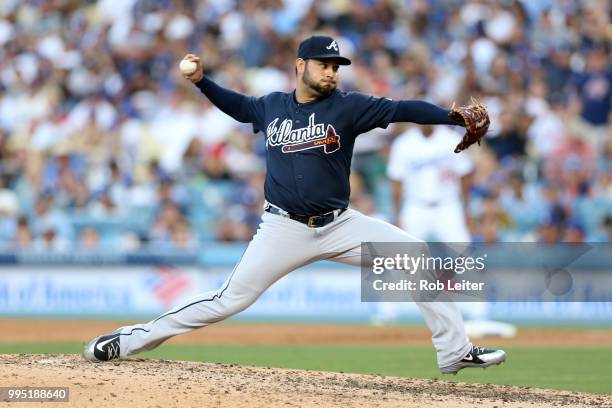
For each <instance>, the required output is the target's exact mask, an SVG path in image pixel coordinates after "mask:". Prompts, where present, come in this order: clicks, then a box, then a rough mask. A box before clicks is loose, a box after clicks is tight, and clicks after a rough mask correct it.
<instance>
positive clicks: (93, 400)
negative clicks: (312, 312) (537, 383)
mask: <svg viewBox="0 0 612 408" xmlns="http://www.w3.org/2000/svg"><path fill="white" fill-rule="evenodd" d="M0 384H2V386H15V387H25V386H29V387H51V386H54V387H69V389H70V401H69V403H68V404H66V403H53V402H44V403H42V404H41V403H40V402H38V403H35V404H25V403H24V404H19V406H20V407H25V406H28V405H30V406H37V407H40V406H41V405H52V406H54V405H58V406H59V405H61V406H74V407H116V408H119V407H131V408H135V407H164V408H166V407H232V408H234V407H266V408H275V407H291V406H293V407H317V408H321V407H342V408H348V407H402V408H406V407H428V408H434V407H445V408H446V407H474V406H478V407H500V408H501V407H559V406H567V407H582V406H587V407H612V397H609V396H604V395H589V394H581V393H575V392H567V391H554V390H540V389H533V388H527V387H510V386H498V385H481V384H478V385H476V384H464V383H452V382H444V381H432V380H411V379H404V378H397V377H382V376H373V375H357V374H339V373H327V372H316V371H301V370H286V369H277V368H258V367H244V366H236V365H227V364H208V363H195V362H182V361H163V360H162V361H158V360H127V361H121V362H111V363H90V362H87V361H84V360H83V359H82V358H81V357H80V356H76V355H3V356H1V357H0ZM2 405H4V406H7V405H9V404H6V403H2V402H0V406H2ZM10 405H11V406H13V405H14V404H10Z"/></svg>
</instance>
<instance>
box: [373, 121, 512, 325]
mask: <svg viewBox="0 0 612 408" xmlns="http://www.w3.org/2000/svg"><path fill="white" fill-rule="evenodd" d="M461 137H462V134H460V133H457V132H456V131H454V130H453V129H451V128H450V127H447V126H436V127H434V128H433V131H432V133H431V135H429V137H425V135H424V134H423V131H422V127H412V128H410V129H408V130H407V131H406V132H404V133H402V134H401V135H400V136H398V137H397V139H396V140H395V141H394V143H393V145H392V146H391V152H390V157H389V163H388V167H387V175H388V177H389V178H390V179H392V180H396V181H399V182H401V183H402V194H403V200H402V202H403V204H402V209H401V213H400V219H399V224H400V225H399V226H400V227H401V228H402V229H403V230H405V231H407V232H409V233H410V235H412V236H415V237H416V238H419V239H421V240H424V241H431V242H471V241H472V237H471V235H470V232H469V230H468V228H467V225H466V220H465V212H464V208H463V203H462V197H461V178H462V177H463V176H466V175H468V174H470V173H471V172H472V171H473V170H474V163H473V162H472V160H471V159H470V156H469V155H468V154H466V153H461V154H457V153H454V152H453V149H452V147H453V146H456V145H457V143H459V141H460V140H461ZM399 308H400V306H398V305H397V304H392V303H381V304H380V307H379V311H378V315H377V316H376V317H375V318H374V321H375V322H377V323H386V322H389V321H393V320H396V319H397V316H398V314H399ZM460 309H461V310H462V311H463V312H464V313H465V314H466V315H467V316H468V318H469V320H468V321H466V322H465V330H466V333H467V334H468V336H470V337H483V336H487V335H492V336H504V337H512V336H514V335H515V333H516V328H515V327H514V326H513V325H510V324H507V323H502V322H497V321H493V320H487V316H488V314H489V313H488V304H487V303H485V302H467V303H461V304H460Z"/></svg>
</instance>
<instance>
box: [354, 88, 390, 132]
mask: <svg viewBox="0 0 612 408" xmlns="http://www.w3.org/2000/svg"><path fill="white" fill-rule="evenodd" d="M347 107H348V109H350V114H351V115H353V130H354V131H355V132H356V134H361V133H365V132H367V131H369V130H372V129H374V128H377V127H380V128H383V129H385V128H386V127H387V126H389V123H391V119H392V118H393V115H394V113H395V110H396V109H397V102H396V101H394V100H391V99H389V98H379V97H375V96H370V95H365V94H362V93H359V92H352V93H350V94H349V103H348V104H347Z"/></svg>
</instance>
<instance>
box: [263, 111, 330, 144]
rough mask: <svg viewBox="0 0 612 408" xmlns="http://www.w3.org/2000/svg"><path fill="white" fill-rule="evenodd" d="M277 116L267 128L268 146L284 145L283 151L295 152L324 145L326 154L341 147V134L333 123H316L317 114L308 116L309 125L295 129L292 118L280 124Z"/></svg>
mask: <svg viewBox="0 0 612 408" xmlns="http://www.w3.org/2000/svg"><path fill="white" fill-rule="evenodd" d="M278 121H279V119H278V118H275V119H274V120H273V121H272V122H270V124H269V125H268V128H267V130H266V135H267V139H266V144H267V145H268V146H282V152H283V153H293V152H299V151H302V150H308V149H314V148H317V147H323V151H324V152H325V153H326V154H330V153H333V152H335V151H337V150H338V149H340V135H338V134H337V133H336V129H334V127H333V126H332V125H327V129H326V128H325V124H323V123H315V114H314V113H313V114H312V115H310V117H309V118H308V126H305V127H303V128H298V129H293V121H292V120H291V119H285V120H283V121H282V122H281V123H280V125H279V124H278Z"/></svg>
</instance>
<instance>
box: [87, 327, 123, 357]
mask: <svg viewBox="0 0 612 408" xmlns="http://www.w3.org/2000/svg"><path fill="white" fill-rule="evenodd" d="M120 330H121V329H118V330H117V331H114V332H113V333H111V334H106V335H102V336H98V337H96V338H95V339H93V340H92V341H90V342H89V344H87V345H86V346H85V349H84V350H83V357H84V358H85V360H89V361H110V360H115V359H119V358H121V350H120V347H119V337H120V334H119V331H120Z"/></svg>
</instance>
